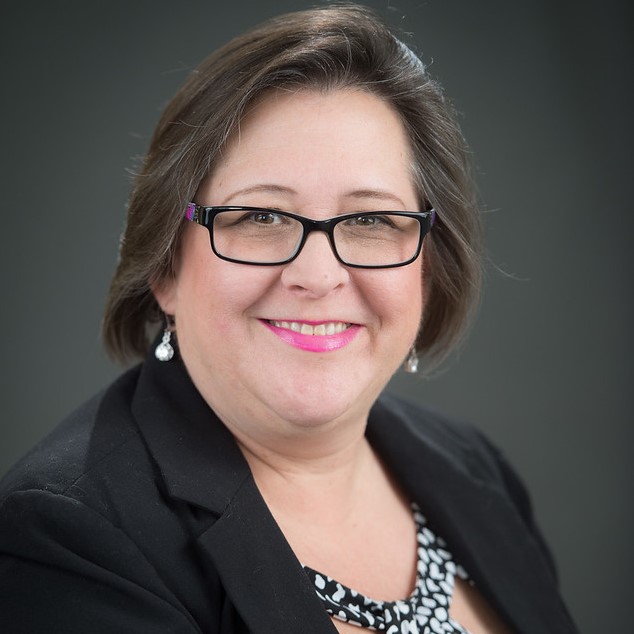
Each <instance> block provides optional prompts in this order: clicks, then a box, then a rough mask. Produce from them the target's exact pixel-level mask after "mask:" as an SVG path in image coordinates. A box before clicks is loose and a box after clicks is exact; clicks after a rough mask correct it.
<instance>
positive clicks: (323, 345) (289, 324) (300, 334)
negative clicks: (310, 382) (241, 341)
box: [261, 319, 361, 352]
mask: <svg viewBox="0 0 634 634" xmlns="http://www.w3.org/2000/svg"><path fill="white" fill-rule="evenodd" d="M261 321H262V323H263V324H264V325H265V326H266V327H267V328H268V329H269V330H270V331H271V332H272V333H273V334H274V335H276V336H277V337H279V338H280V339H281V340H282V341H285V342H286V343H288V344H290V345H291V346H294V347H295V348H299V349H300V350H307V351H308V352H331V351H333V350H339V348H343V347H344V346H347V345H348V344H349V343H350V342H351V341H352V340H353V339H354V338H355V337H356V336H357V334H358V333H359V331H360V330H361V326H358V325H356V324H348V323H343V322H326V321H323V322H319V321H317V322H315V321H277V320H265V319H262V320H261Z"/></svg>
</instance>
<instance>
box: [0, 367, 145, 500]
mask: <svg viewBox="0 0 634 634" xmlns="http://www.w3.org/2000/svg"><path fill="white" fill-rule="evenodd" d="M137 376H138V369H133V370H130V371H128V372H126V373H125V374H123V375H122V376H121V377H120V378H119V379H117V380H116V381H115V382H114V383H113V384H112V385H111V386H110V387H108V388H107V389H105V390H103V391H101V392H99V393H98V394H96V395H95V396H93V397H92V398H91V399H89V400H88V401H87V402H85V403H84V404H83V405H81V406H80V407H78V408H77V409H76V410H75V411H74V412H72V413H71V414H70V415H69V416H67V417H66V418H65V419H64V420H63V421H61V422H60V423H59V424H58V425H57V426H56V427H55V428H54V429H53V431H52V432H51V433H50V434H48V435H47V436H46V437H45V438H44V439H43V440H41V441H40V442H39V443H38V444H37V445H36V446H35V447H33V448H32V449H31V450H30V451H29V452H28V453H27V454H26V455H25V456H24V457H23V458H22V459H21V460H20V461H19V462H18V463H17V464H15V465H14V466H13V467H12V468H11V469H10V470H9V471H8V472H7V474H6V475H5V476H4V477H3V478H2V480H1V481H0V501H1V500H3V499H5V498H6V497H7V496H8V495H10V494H11V493H13V492H16V491H20V490H38V489H41V490H43V491H48V492H50V493H69V492H70V490H71V489H72V487H73V485H74V484H76V483H77V482H78V481H80V480H82V479H83V478H86V477H90V475H91V474H95V473H96V472H97V471H98V470H99V467H100V465H103V463H104V462H108V461H115V462H116V460H117V458H118V457H119V455H120V454H119V452H120V450H121V449H122V447H124V446H125V445H126V443H127V442H129V441H130V440H131V439H134V438H135V437H136V436H137V435H138V432H137V430H136V427H135V425H134V423H133V420H132V417H131V415H130V402H131V398H132V394H133V392H134V387H135V385H136V378H137Z"/></svg>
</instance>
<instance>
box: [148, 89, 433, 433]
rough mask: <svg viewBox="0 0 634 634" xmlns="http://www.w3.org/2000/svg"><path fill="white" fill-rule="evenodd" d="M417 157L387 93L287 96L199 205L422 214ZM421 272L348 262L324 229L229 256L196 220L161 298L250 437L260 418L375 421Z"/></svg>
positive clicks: (219, 403)
mask: <svg viewBox="0 0 634 634" xmlns="http://www.w3.org/2000/svg"><path fill="white" fill-rule="evenodd" d="M410 163H411V157H410V150H409V146H408V142H407V138H406V136H405V131H404V129H403V126H402V124H401V122H400V121H399V119H398V117H397V115H396V114H395V113H394V112H393V111H392V110H391V108H390V107H389V106H388V105H386V104H385V103H384V102H383V101H381V100H380V99H379V98H377V97H375V96H372V95H370V94H368V93H365V92H361V91H351V90H340V91H333V92H328V93H325V94H324V93H320V92H316V91H310V90H304V91H300V92H296V93H285V92H276V93H274V94H271V95H269V96H267V97H266V98H265V99H263V100H262V101H261V102H260V103H259V104H258V105H257V106H256V107H255V108H254V109H253V110H252V111H251V112H250V114H249V115H248V116H247V117H246V118H245V119H244V120H243V122H242V124H241V126H240V130H239V132H238V133H236V134H235V135H234V136H233V138H232V139H231V140H230V142H229V144H228V146H227V148H226V150H225V152H224V153H223V155H222V157H221V159H220V161H219V164H218V166H217V168H216V169H215V171H214V172H213V173H212V174H211V175H210V176H209V177H208V178H207V179H206V180H205V181H204V182H203V183H202V185H201V187H200V189H199V191H198V193H197V195H196V202H197V203H198V204H200V205H204V206H212V205H248V206H257V207H272V208H276V209H281V210H284V211H292V212H295V213H298V214H301V215H304V216H307V217H309V218H315V219H323V218H330V217H333V216H337V215H339V214H344V213H349V212H353V211H372V210H414V211H416V210H418V202H417V196H416V192H415V189H414V186H413V183H412V178H411V170H410ZM421 274H422V271H421V257H420V256H419V258H418V259H417V260H416V261H415V262H413V263H412V264H410V265H408V266H404V267H401V268H394V269H377V270H368V269H365V270H364V269H352V268H347V267H346V266H344V265H342V264H340V263H339V262H338V261H337V260H336V259H335V257H334V255H333V253H332V250H331V247H330V244H329V242H328V238H327V236H326V235H325V234H323V233H311V234H310V236H309V237H308V239H307V242H306V244H305V245H304V248H303V250H302V252H301V253H300V255H299V256H298V257H297V258H296V259H295V260H294V261H292V262H290V263H289V264H285V265H279V266H253V265H245V264H236V263H231V262H226V261H223V260H221V259H219V258H218V257H216V256H215V255H214V254H213V252H212V250H211V247H210V241H209V233H208V231H207V229H205V228H204V227H201V226H199V225H196V224H193V223H191V224H188V226H187V227H186V229H185V232H184V235H183V239H182V243H181V249H180V258H179V262H178V266H177V271H176V274H175V277H174V278H173V279H171V280H168V281H167V282H165V283H164V284H163V285H162V286H161V287H160V288H156V289H155V294H156V296H157V298H158V300H159V302H160V304H161V306H162V308H163V310H164V311H165V312H166V313H168V314H173V315H174V316H175V323H176V333H177V341H178V347H179V350H180V354H181V356H182V358H183V360H184V362H185V365H186V367H187V369H188V371H189V373H190V375H191V378H192V380H193V381H194V383H195V385H196V387H197V388H198V389H199V391H200V392H201V393H202V395H203V396H204V398H205V399H206V400H207V402H208V403H209V404H210V405H211V406H212V407H213V408H214V409H215V411H216V412H217V413H218V414H219V416H220V417H221V418H222V419H223V420H224V421H225V423H226V424H228V425H229V427H233V428H234V429H237V428H240V429H241V430H242V431H243V432H244V433H249V429H248V426H249V425H251V424H253V421H260V423H261V421H263V420H267V421H269V422H271V423H272V424H275V425H280V424H281V425H284V426H289V425H290V426H291V428H295V429H296V428H297V426H302V427H314V426H318V425H323V424H328V423H331V422H332V421H335V420H337V419H341V418H346V417H348V418H354V419H357V420H358V419H360V418H365V416H367V412H368V410H369V408H370V406H371V405H372V403H373V402H374V400H375V399H376V397H377V396H378V394H379V392H380V391H381V390H382V389H383V387H384V386H385V384H386V383H387V381H388V380H389V378H390V377H391V375H392V374H393V373H394V372H395V371H396V369H397V368H398V367H399V365H400V364H401V363H402V361H403V358H404V357H405V356H406V354H407V352H408V350H409V348H410V347H411V345H412V343H413V341H414V339H415V337H416V333H417V329H418V326H419V323H420V318H421V311H422V297H423V292H422V287H421ZM272 322H274V323H272ZM282 322H286V323H282ZM320 324H322V325H323V327H322V328H315V326H316V325H320ZM343 324H345V325H348V324H352V327H350V328H348V327H347V326H342V325H343ZM302 326H303V327H304V328H303V329H304V331H305V332H309V333H310V332H311V330H313V331H315V330H316V333H315V334H313V335H312V339H308V338H307V336H304V337H301V336H297V335H296V333H295V332H294V330H293V329H295V330H297V329H298V328H299V329H301V328H302ZM311 327H312V328H311ZM342 327H344V328H345V330H344V332H342V333H339V332H338V331H339V330H340V329H341V328H342ZM333 330H334V331H335V334H330V335H328V334H326V335H323V334H318V333H320V332H324V331H325V332H327V333H328V332H330V333H331V332H332V331H333ZM300 334H301V333H300ZM308 336H310V335H308ZM245 426H246V427H245Z"/></svg>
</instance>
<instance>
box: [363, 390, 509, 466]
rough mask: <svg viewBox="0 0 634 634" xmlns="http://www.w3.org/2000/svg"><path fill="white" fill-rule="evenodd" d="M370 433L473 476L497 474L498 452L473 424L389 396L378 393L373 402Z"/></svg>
mask: <svg viewBox="0 0 634 634" xmlns="http://www.w3.org/2000/svg"><path fill="white" fill-rule="evenodd" d="M370 433H373V434H374V435H375V436H376V438H377V439H378V440H379V441H380V442H382V443H387V444H390V445H391V444H393V445H401V446H403V449H404V448H405V447H404V445H406V444H409V445H410V446H411V447H412V448H413V451H421V450H424V451H425V452H431V453H434V454H437V455H439V456H441V457H443V458H445V459H446V460H448V461H450V462H452V463H454V464H455V465H456V466H458V467H463V468H465V469H468V470H471V471H472V473H473V475H480V476H482V477H484V478H486V477H487V476H493V477H494V476H495V474H496V473H497V461H498V458H499V456H500V452H499V451H498V449H497V448H496V447H495V446H494V445H493V444H492V443H491V442H490V441H489V440H488V439H487V438H486V436H485V435H484V434H483V433H482V432H481V431H480V430H479V429H478V428H477V427H476V426H475V425H473V424H471V423H469V422H466V421H463V420H459V419H456V418H451V417H449V416H446V415H445V414H443V413H441V412H438V411H436V410H434V409H432V408H429V407H425V406H422V405H419V404H416V403H413V402H411V401H408V400H405V399H402V398H399V397H397V396H395V395H393V394H382V395H381V397H380V398H379V399H378V401H377V402H376V404H375V406H374V408H373V410H372V413H371V417H370Z"/></svg>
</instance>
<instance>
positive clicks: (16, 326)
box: [0, 0, 634, 633]
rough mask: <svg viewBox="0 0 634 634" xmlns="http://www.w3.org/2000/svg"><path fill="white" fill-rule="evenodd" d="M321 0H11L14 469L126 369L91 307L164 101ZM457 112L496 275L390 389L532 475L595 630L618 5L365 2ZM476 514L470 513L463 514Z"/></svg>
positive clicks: (611, 317)
mask: <svg viewBox="0 0 634 634" xmlns="http://www.w3.org/2000/svg"><path fill="white" fill-rule="evenodd" d="M310 4H311V3H308V2H291V1H284V2H282V1H278V2H275V3H274V2H272V1H269V0H266V1H262V2H255V1H254V2H247V1H244V0H235V1H233V2H230V3H217V2H200V1H197V2H194V1H192V2H178V3H177V2H167V1H156V0H155V1H152V2H149V1H144V2H112V1H111V2H86V1H81V2H80V1H66V2H55V3H53V2H51V3H49V2H43V1H40V2H19V3H18V2H5V3H4V5H3V17H2V25H1V27H0V28H1V33H0V36H1V37H0V41H1V44H0V45H1V46H2V49H3V51H2V60H3V64H2V90H3V99H2V103H1V105H0V108H1V117H0V121H1V126H2V142H1V146H0V147H1V148H2V177H3V187H2V198H3V207H4V208H3V222H2V233H1V235H2V249H1V254H2V267H1V271H2V286H1V288H2V291H3V295H4V298H3V299H4V301H3V309H2V330H1V339H0V345H1V348H0V349H1V350H2V356H3V361H4V364H3V365H4V370H3V381H2V403H3V411H4V414H3V422H2V442H1V451H0V473H2V472H4V471H5V470H6V469H8V468H9V466H10V465H11V464H12V463H13V462H14V461H15V460H16V459H17V458H18V457H19V456H20V455H21V454H22V453H23V452H24V451H26V450H27V449H28V447H29V446H30V445H32V444H33V443H34V442H35V441H36V440H37V439H39V438H40V437H41V436H42V435H44V434H45V433H46V432H47V430H49V429H50V428H51V427H52V426H53V425H54V424H55V423H56V422H57V421H58V420H59V419H60V418H61V417H62V416H64V415H65V414H66V413H67V412H68V411H69V410H71V409H72V408H73V407H75V406H76V405H77V404H78V403H79V402H81V401H82V400H83V399H85V398H86V397H88V396H89V395H90V394H91V393H93V392H94V391H95V390H97V389H98V388H99V387H101V386H103V385H105V384H106V383H107V382H108V381H109V380H110V379H111V378H112V377H114V376H115V375H116V374H117V372H118V371H119V370H118V369H117V368H115V367H114V366H113V365H112V364H110V363H109V362H108V361H107V359H106V358H105V355H104V353H103V352H102V350H101V346H100V342H99V322H100V315H101V310H102V306H103V302H104V296H105V293H106V289H107V286H108V281H109V277H110V275H111V272H112V270H113V266H114V264H115V260H116V248H117V242H118V237H119V234H120V232H121V229H122V226H123V219H124V213H125V202H126V197H127V194H128V189H129V177H128V175H127V173H126V170H127V169H128V168H130V167H131V166H132V165H133V157H135V156H138V155H141V154H143V152H144V151H145V149H146V147H147V143H148V139H149V135H150V134H151V131H152V128H153V125H154V123H155V122H156V120H157V118H158V116H159V113H160V110H161V108H162V106H163V105H164V104H165V102H166V101H167V100H168V99H169V97H170V96H171V95H172V93H173V92H174V91H175V89H176V88H177V87H178V85H179V84H180V83H181V82H182V81H183V79H184V78H185V77H186V75H187V73H188V71H189V70H190V69H191V68H192V67H193V66H194V65H195V64H196V63H197V62H198V61H200V60H201V59H202V58H203V57H204V56H205V55H207V54H208V53H209V52H210V51H211V50H212V49H214V48H215V47H216V46H218V45H219V44H221V43H222V42H224V41H226V40H227V39H229V38H230V37H231V36H233V35H235V34H237V33H238V32H240V31H242V30H243V29H244V28H246V27H248V26H250V25H253V24H255V23H256V22H258V21H260V20H261V19H263V18H265V17H269V16H271V15H274V14H277V13H281V12H283V11H286V10H292V9H299V8H304V7H306V6H309V5H310ZM366 4H368V5H370V6H373V7H375V8H377V9H379V10H380V11H381V13H382V14H383V15H384V16H385V17H386V18H387V19H388V21H389V22H390V23H391V24H392V25H393V26H395V27H397V28H401V29H403V30H404V31H406V32H411V33H412V34H413V36H412V39H411V40H410V42H412V43H413V44H414V46H415V48H416V49H417V50H418V52H419V53H420V54H421V57H422V58H423V60H424V61H425V62H427V63H431V70H432V72H433V74H434V75H436V76H438V77H439V78H440V79H441V81H442V82H443V83H444V85H445V88H446V90H447V93H448V94H449V95H450V96H451V97H452V98H453V100H454V102H455V104H456V105H457V107H458V109H459V110H460V112H461V113H463V114H462V122H463V126H464V130H465V133H466V135H467V138H468V140H469V141H470V144H471V146H472V148H473V150H474V154H475V162H476V166H477V171H478V181H479V185H480V190H481V193H482V200H483V203H484V205H485V207H486V208H487V209H488V210H489V213H488V214H487V216H486V223H487V230H488V248H489V253H490V258H491V261H492V264H491V265H490V266H489V267H488V273H487V280H486V293H485V297H484V303H483V307H482V310H481V311H480V315H479V318H478V320H477V322H476V324H475V326H474V329H473V332H472V336H471V337H470V339H469V342H468V343H467V345H466V346H465V347H464V348H463V350H462V352H461V353H460V354H459V355H458V356H457V357H456V358H455V359H454V360H453V362H452V364H451V365H450V366H449V368H448V371H447V372H444V373H443V374H441V375H440V376H437V377H435V378H433V379H431V380H423V379H420V378H410V377H406V376H399V377H397V378H396V379H395V381H394V383H393V388H394V389H395V390H397V391H398V392H401V393H403V394H406V395H408V396H409V397H410V398H414V399H418V400H420V401H422V402H425V403H428V404H431V405H433V406H436V407H438V408H441V409H443V410H445V411H446V412H448V413H450V414H453V415H457V416H460V417H463V418H468V419H470V420H472V421H474V422H476V423H477V424H478V425H479V426H481V428H483V429H484V430H485V431H486V432H487V433H488V434H489V436H490V437H492V438H493V440H494V441H495V442H496V443H497V444H498V445H500V446H501V447H502V448H503V450H504V451H505V452H506V453H507V455H508V456H509V457H510V459H511V461H512V462H513V463H514V464H515V465H516V467H517V469H518V471H519V472H520V473H521V474H522V476H523V477H524V479H525V480H526V482H527V483H528V485H529V487H530V489H531V491H532V494H533V499H534V503H535V509H536V513H537V516H538V518H539V521H540V523H541V525H542V527H543V529H544V531H545V533H546V535H547V538H548V540H549V541H550V543H551V545H552V547H553V550H554V552H555V555H556V557H557V560H558V563H559V567H560V571H561V580H562V587H563V593H564V595H565V597H566V599H567V600H568V603H569V605H570V607H571V609H572V612H573V614H574V615H575V617H576V619H577V621H578V623H579V625H580V627H581V629H582V630H583V631H584V632H597V633H598V632H613V631H626V630H629V629H630V628H631V615H630V614H629V613H630V610H629V609H628V607H629V602H630V601H631V588H632V582H631V571H630V570H629V568H630V567H631V565H632V563H634V557H632V554H633V547H632V535H634V521H633V513H632V504H631V498H632V487H631V484H632V475H633V474H632V471H633V468H632V461H631V460H630V457H629V456H630V454H631V450H632V446H633V440H634V438H633V434H632V425H631V424H630V421H631V418H632V416H631V414H630V411H629V410H630V407H631V404H632V395H631V391H632V387H631V386H632V378H633V372H632V360H631V351H632V350H631V348H632V346H631V344H632V341H631V336H630V325H631V324H632V322H633V319H632V317H633V315H632V312H633V311H632V298H631V295H632V258H631V256H630V250H631V247H630V241H631V239H632V236H633V231H632V229H633V227H632V225H633V222H632V214H631V204H630V198H631V194H630V187H631V185H630V183H631V173H632V163H631V161H630V157H631V152H632V147H633V138H632V134H631V133H632V126H631V117H632V112H633V111H634V110H633V106H634V103H633V100H632V93H631V91H630V89H629V87H628V86H629V84H630V81H631V62H632V47H631V40H628V38H627V36H628V35H630V34H629V32H626V24H627V21H626V17H627V15H626V2H624V1H623V2H618V1H612V2H609V1H608V2H602V3H596V2H589V1H581V2H563V1H552V0H533V1H532V2H509V1H508V0H480V1H478V2H472V1H468V0H464V1H457V0H428V1H426V2H413V1H410V0H399V1H396V0H395V1H393V2H392V1H390V2H388V1H387V0H383V1H373V2H367V3H366ZM465 530H468V527H465Z"/></svg>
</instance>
